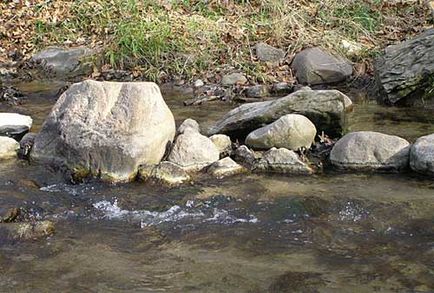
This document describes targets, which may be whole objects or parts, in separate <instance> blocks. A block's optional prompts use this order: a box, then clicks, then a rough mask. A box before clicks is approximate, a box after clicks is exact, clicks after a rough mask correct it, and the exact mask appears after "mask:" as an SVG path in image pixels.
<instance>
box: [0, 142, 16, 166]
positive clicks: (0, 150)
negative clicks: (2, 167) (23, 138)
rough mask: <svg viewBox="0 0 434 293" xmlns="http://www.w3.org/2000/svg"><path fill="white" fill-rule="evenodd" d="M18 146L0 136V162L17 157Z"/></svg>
mask: <svg viewBox="0 0 434 293" xmlns="http://www.w3.org/2000/svg"><path fill="white" fill-rule="evenodd" d="M19 148H20V144H19V143H18V142H17V141H16V140H15V139H13V138H10V137H6V136H0V160H4V159H12V158H16V157H17V151H18V150H19Z"/></svg>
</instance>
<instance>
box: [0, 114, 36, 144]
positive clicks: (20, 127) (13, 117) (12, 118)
mask: <svg viewBox="0 0 434 293" xmlns="http://www.w3.org/2000/svg"><path fill="white" fill-rule="evenodd" d="M32 123H33V120H32V118H31V117H30V116H26V115H21V114H17V113H0V136H9V137H13V138H15V139H17V140H20V139H21V138H22V137H23V136H24V134H26V133H27V132H28V131H29V130H30V128H32Z"/></svg>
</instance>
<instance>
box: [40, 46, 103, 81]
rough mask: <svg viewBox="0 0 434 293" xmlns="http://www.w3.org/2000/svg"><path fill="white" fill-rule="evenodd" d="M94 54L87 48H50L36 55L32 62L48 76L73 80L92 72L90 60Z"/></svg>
mask: <svg viewBox="0 0 434 293" xmlns="http://www.w3.org/2000/svg"><path fill="white" fill-rule="evenodd" d="M94 54H95V52H94V51H93V50H91V49H88V48H86V47H76V48H58V47H49V48H46V49H44V50H42V51H41V52H38V53H37V54H35V55H34V56H33V57H32V61H33V62H34V63H35V64H37V65H38V67H39V68H40V69H42V70H43V72H44V74H46V75H50V76H52V75H54V76H56V77H67V78H72V77H76V76H80V75H87V74H89V73H91V72H92V66H91V62H89V60H88V59H89V58H90V57H91V56H92V55H94Z"/></svg>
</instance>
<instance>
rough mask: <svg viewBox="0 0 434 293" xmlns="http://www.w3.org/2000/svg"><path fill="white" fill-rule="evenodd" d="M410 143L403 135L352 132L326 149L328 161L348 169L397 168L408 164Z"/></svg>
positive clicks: (397, 169)
mask: <svg viewBox="0 0 434 293" xmlns="http://www.w3.org/2000/svg"><path fill="white" fill-rule="evenodd" d="M409 151H410V144H409V143H408V141H406V140H405V139H403V138H400V137H398V136H393V135H387V134H383V133H378V132H372V131H359V132H352V133H349V134H347V135H345V136H344V137H343V138H341V139H340V140H338V142H337V143H336V144H335V145H334V147H333V149H332V151H331V153H330V161H331V163H332V165H334V166H335V167H338V168H342V169H348V170H379V171H400V170H403V169H405V168H407V166H408V162H409Z"/></svg>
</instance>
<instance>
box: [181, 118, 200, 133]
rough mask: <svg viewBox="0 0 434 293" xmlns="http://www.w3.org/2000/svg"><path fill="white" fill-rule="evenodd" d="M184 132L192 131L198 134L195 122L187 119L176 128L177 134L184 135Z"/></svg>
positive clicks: (198, 127)
mask: <svg viewBox="0 0 434 293" xmlns="http://www.w3.org/2000/svg"><path fill="white" fill-rule="evenodd" d="M186 131H193V132H197V133H200V126H199V123H197V121H196V120H194V119H191V118H188V119H185V120H184V122H182V123H181V125H180V126H179V127H178V134H182V133H185V132H186Z"/></svg>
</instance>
